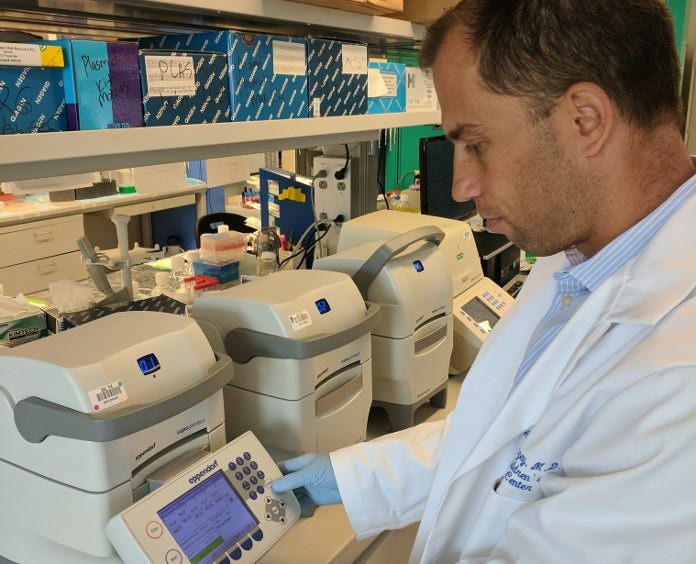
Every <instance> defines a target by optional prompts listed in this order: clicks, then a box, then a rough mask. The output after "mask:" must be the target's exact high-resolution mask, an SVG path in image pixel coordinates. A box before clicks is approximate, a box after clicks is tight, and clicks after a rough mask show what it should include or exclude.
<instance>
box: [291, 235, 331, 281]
mask: <svg viewBox="0 0 696 564" xmlns="http://www.w3.org/2000/svg"><path fill="white" fill-rule="evenodd" d="M330 230H331V224H329V225H328V226H327V227H326V229H325V230H324V233H322V235H321V236H320V237H319V238H315V239H314V243H312V244H311V245H310V246H309V247H306V248H305V252H304V255H303V256H302V260H300V263H299V264H298V265H297V269H296V270H299V269H300V268H302V265H303V264H304V261H305V260H306V259H307V255H308V254H309V252H310V251H312V250H313V249H314V247H316V246H317V243H319V241H321V240H322V239H323V238H324V237H326V236H327V235H328V234H329V231H330Z"/></svg>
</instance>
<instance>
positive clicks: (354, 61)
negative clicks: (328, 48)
mask: <svg viewBox="0 0 696 564" xmlns="http://www.w3.org/2000/svg"><path fill="white" fill-rule="evenodd" d="M341 64H342V72H343V74H367V47H366V46H365V45H349V44H344V45H342V46H341Z"/></svg>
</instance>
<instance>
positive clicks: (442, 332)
mask: <svg viewBox="0 0 696 564" xmlns="http://www.w3.org/2000/svg"><path fill="white" fill-rule="evenodd" d="M446 336H447V325H443V326H442V327H440V328H439V329H438V330H436V331H433V332H432V333H430V335H426V336H425V337H423V338H422V339H418V340H417V341H416V342H415V343H414V344H413V352H415V353H416V354H419V353H421V352H422V351H423V350H425V349H427V348H428V347H430V346H432V345H433V344H435V343H437V342H438V341H439V340H441V339H444V338H445V337H446Z"/></svg>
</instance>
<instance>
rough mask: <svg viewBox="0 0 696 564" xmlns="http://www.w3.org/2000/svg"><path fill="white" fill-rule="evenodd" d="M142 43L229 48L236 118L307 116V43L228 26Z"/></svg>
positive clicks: (163, 46)
mask: <svg viewBox="0 0 696 564" xmlns="http://www.w3.org/2000/svg"><path fill="white" fill-rule="evenodd" d="M139 44H140V46H141V47H142V48H156V49H171V50H174V51H186V50H197V51H204V52H217V53H225V54H226V55H227V64H228V65H229V86H228V89H229V102H230V106H231V108H232V121H257V120H267V119H291V118H302V117H307V62H306V57H307V53H306V42H305V40H304V39H302V38H298V37H289V36H285V35H263V34H252V33H241V32H237V31H231V30H225V31H217V32H202V33H192V34H187V35H165V36H161V37H150V38H144V39H141V40H140V41H139Z"/></svg>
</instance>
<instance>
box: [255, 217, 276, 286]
mask: <svg viewBox="0 0 696 564" xmlns="http://www.w3.org/2000/svg"><path fill="white" fill-rule="evenodd" d="M279 253H280V237H278V232H277V231H276V228H275V227H263V228H262V229H261V230H260V231H259V234H258V236H257V238H256V274H257V275H258V276H266V275H267V274H270V273H271V272H275V271H276V270H278V255H279Z"/></svg>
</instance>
